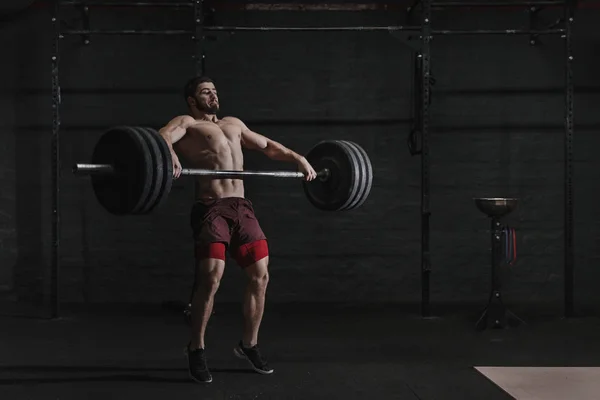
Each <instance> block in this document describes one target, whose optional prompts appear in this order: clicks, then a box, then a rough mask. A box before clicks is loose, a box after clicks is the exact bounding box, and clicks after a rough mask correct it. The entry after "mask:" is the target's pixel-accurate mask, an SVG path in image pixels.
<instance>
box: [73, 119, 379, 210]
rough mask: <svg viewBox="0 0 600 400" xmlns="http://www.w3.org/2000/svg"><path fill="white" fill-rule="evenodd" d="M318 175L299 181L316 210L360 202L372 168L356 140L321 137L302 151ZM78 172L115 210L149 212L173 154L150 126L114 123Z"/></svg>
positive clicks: (158, 199)
mask: <svg viewBox="0 0 600 400" xmlns="http://www.w3.org/2000/svg"><path fill="white" fill-rule="evenodd" d="M305 157H306V159H307V160H308V162H309V163H310V164H311V165H312V167H313V168H314V169H315V171H318V172H317V177H318V178H317V179H315V180H313V181H310V182H307V181H305V180H303V182H302V185H303V188H304V192H305V195H306V197H307V198H308V200H309V202H310V203H311V204H312V205H313V206H315V207H316V208H318V209H320V210H325V211H343V210H352V209H355V208H357V207H360V206H361V205H362V204H363V203H364V202H365V200H366V199H367V197H368V196H369V194H370V191H371V187H372V183H373V169H372V166H371V161H370V159H369V157H368V155H367V153H366V152H365V151H364V149H362V148H361V147H360V146H359V145H358V144H356V143H354V142H350V141H344V140H323V141H321V142H319V143H317V144H316V145H315V146H313V147H312V148H311V149H310V150H309V151H308V153H307V154H306V155H305ZM72 171H73V173H74V174H76V175H86V176H89V177H90V179H91V183H92V188H93V190H94V194H95V195H96V199H97V200H98V202H99V203H100V205H101V206H102V207H103V208H104V209H106V210H107V211H108V212H110V213H112V214H115V215H132V214H136V215H139V214H148V213H150V212H152V211H153V210H154V209H156V208H158V207H160V206H161V205H162V204H163V203H164V202H165V200H166V198H167V197H168V195H169V193H170V191H171V187H172V184H173V160H172V157H171V152H170V150H169V148H168V146H167V143H166V142H165V140H164V139H163V138H162V136H160V135H159V134H158V132H157V131H156V130H155V129H153V128H147V127H135V126H118V127H113V128H110V129H108V130H107V131H106V132H105V133H103V134H102V135H101V137H100V139H99V140H98V142H97V143H96V145H95V147H94V150H93V154H92V160H91V163H77V164H75V165H74V166H73V169H72ZM181 175H185V176H206V177H210V178H214V179H227V178H230V179H244V178H247V177H270V178H297V179H301V178H302V179H303V178H304V177H305V175H304V174H303V173H302V172H297V171H248V170H246V171H232V170H209V169H190V168H184V169H182V171H181Z"/></svg>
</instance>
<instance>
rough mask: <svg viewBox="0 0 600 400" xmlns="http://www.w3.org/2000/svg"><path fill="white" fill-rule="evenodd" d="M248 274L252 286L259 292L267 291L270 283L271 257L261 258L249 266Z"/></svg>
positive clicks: (247, 268)
mask: <svg viewBox="0 0 600 400" xmlns="http://www.w3.org/2000/svg"><path fill="white" fill-rule="evenodd" d="M246 274H247V275H248V278H249V279H250V284H251V285H252V286H254V287H255V288H256V289H257V290H264V289H266V287H267V285H268V283H269V257H268V256H267V257H264V258H261V259H260V260H258V261H256V262H255V263H253V264H250V265H249V266H247V267H246Z"/></svg>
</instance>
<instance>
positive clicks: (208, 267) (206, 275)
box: [190, 258, 225, 349]
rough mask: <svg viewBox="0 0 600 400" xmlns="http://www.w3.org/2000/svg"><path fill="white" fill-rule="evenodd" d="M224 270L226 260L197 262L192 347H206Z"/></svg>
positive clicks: (207, 259)
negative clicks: (209, 321) (208, 327)
mask: <svg viewBox="0 0 600 400" xmlns="http://www.w3.org/2000/svg"><path fill="white" fill-rule="evenodd" d="M224 270H225V261H224V260H221V259H218V258H204V259H202V260H200V261H198V262H197V266H196V271H197V275H196V276H197V279H196V283H195V285H196V287H195V290H194V296H193V298H192V308H191V325H192V327H191V330H192V332H191V340H190V349H199V348H202V349H203V348H204V334H205V332H206V326H207V324H208V320H209V319H210V315H211V314H212V309H213V304H214V297H215V294H216V293H217V290H218V289H219V284H220V282H221V278H222V277H223V271H224Z"/></svg>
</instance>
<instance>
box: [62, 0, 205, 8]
mask: <svg viewBox="0 0 600 400" xmlns="http://www.w3.org/2000/svg"><path fill="white" fill-rule="evenodd" d="M59 4H60V5H61V6H82V7H99V6H103V7H174V8H176V7H193V6H194V2H193V1H186V2H148V1H85V2H84V1H71V0H68V1H67V0H62V1H59Z"/></svg>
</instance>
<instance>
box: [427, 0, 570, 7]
mask: <svg viewBox="0 0 600 400" xmlns="http://www.w3.org/2000/svg"><path fill="white" fill-rule="evenodd" d="M569 1H570V0H541V1H471V2H469V1H448V2H439V3H438V2H434V3H432V4H431V7H435V8H445V7H448V8H450V7H517V6H522V7H543V6H564V5H565V4H566V3H568V2H569Z"/></svg>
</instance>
